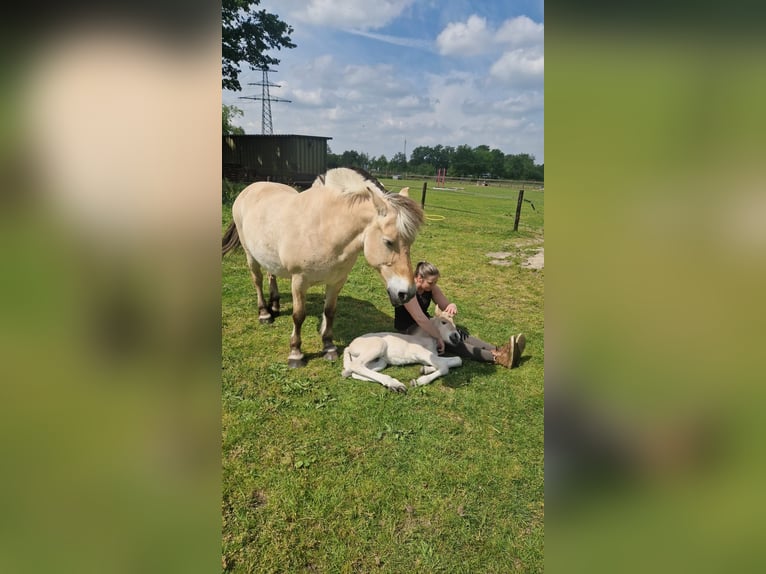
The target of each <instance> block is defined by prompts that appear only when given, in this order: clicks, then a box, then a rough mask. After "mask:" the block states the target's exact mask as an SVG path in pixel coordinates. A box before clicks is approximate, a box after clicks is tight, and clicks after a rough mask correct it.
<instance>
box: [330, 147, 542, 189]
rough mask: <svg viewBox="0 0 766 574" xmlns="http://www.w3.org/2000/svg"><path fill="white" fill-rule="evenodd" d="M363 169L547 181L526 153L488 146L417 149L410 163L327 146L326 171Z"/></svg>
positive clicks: (400, 155) (398, 155) (400, 157)
mask: <svg viewBox="0 0 766 574" xmlns="http://www.w3.org/2000/svg"><path fill="white" fill-rule="evenodd" d="M341 166H345V167H360V168H362V169H366V170H368V171H373V172H379V173H386V174H397V173H408V174H412V175H429V176H434V175H436V172H437V170H439V169H446V170H447V176H448V177H475V178H485V179H515V180H530V181H544V179H545V178H544V167H545V166H544V164H536V163H535V157H534V156H533V155H530V154H527V153H520V154H506V153H503V152H502V151H501V150H499V149H490V148H489V146H487V145H479V146H476V147H471V146H469V145H459V146H457V147H452V146H442V145H437V146H433V147H432V146H418V147H416V148H415V149H413V150H412V153H411V154H410V157H409V159H408V158H407V156H406V155H405V154H404V153H402V152H398V153H395V154H394V155H393V156H392V157H391V159H390V160H389V159H388V158H387V157H386V156H385V155H381V156H378V157H375V156H372V157H370V156H369V155H367V154H366V153H364V152H358V151H356V150H350V151H344V152H343V153H341V154H335V153H332V150H331V149H330V146H329V145H328V146H327V167H328V168H333V167H341Z"/></svg>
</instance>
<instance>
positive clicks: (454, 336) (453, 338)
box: [449, 333, 460, 346]
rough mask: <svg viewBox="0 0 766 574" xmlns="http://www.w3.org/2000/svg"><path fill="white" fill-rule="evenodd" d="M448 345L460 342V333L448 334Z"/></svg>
mask: <svg viewBox="0 0 766 574" xmlns="http://www.w3.org/2000/svg"><path fill="white" fill-rule="evenodd" d="M449 342H450V345H453V346H456V345H458V344H459V343H460V333H452V334H450V336H449Z"/></svg>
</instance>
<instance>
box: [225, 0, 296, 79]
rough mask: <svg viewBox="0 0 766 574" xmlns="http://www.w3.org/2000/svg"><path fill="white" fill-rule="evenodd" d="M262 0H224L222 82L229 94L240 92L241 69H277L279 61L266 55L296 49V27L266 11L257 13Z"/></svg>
mask: <svg viewBox="0 0 766 574" xmlns="http://www.w3.org/2000/svg"><path fill="white" fill-rule="evenodd" d="M260 3H261V0H222V4H221V19H222V22H223V25H222V50H221V63H222V72H223V77H222V82H221V85H222V87H223V89H225V90H232V91H236V92H238V91H240V90H241V89H242V86H241V85H240V83H239V72H240V68H239V65H240V63H241V62H246V63H247V64H249V66H250V69H251V70H257V69H259V68H265V67H268V66H273V65H276V64H278V63H279V60H278V59H277V58H274V57H272V56H268V55H267V54H266V51H268V50H272V49H275V48H276V49H277V50H281V49H282V48H295V44H293V43H292V41H291V40H290V34H292V32H293V28H292V26H289V25H288V24H286V23H285V22H283V21H282V20H280V19H279V17H278V16H276V15H275V14H269V13H268V12H266V10H256V9H255V8H256V7H257V6H258V5H259V4H260Z"/></svg>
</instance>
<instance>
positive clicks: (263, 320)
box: [258, 315, 274, 325]
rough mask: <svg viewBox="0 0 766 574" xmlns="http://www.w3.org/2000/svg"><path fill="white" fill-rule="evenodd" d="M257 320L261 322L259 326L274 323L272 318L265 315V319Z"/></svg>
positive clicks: (259, 318)
mask: <svg viewBox="0 0 766 574" xmlns="http://www.w3.org/2000/svg"><path fill="white" fill-rule="evenodd" d="M258 320H259V321H260V322H261V325H268V324H269V323H273V322H274V317H272V316H271V315H266V316H265V317H258Z"/></svg>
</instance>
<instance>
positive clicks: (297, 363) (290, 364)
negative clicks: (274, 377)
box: [287, 359, 306, 369]
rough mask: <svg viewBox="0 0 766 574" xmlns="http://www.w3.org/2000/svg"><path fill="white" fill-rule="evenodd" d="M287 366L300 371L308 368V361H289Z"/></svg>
mask: <svg viewBox="0 0 766 574" xmlns="http://www.w3.org/2000/svg"><path fill="white" fill-rule="evenodd" d="M287 366H288V367H290V368H291V369H300V368H301V367H305V366H306V359H287Z"/></svg>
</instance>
